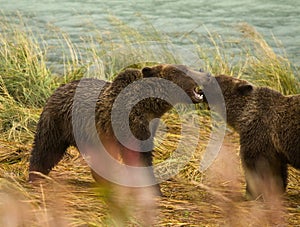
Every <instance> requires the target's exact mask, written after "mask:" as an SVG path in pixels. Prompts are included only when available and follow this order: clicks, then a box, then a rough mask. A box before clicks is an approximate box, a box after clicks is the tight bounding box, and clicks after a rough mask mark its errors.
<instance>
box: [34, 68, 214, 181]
mask: <svg viewBox="0 0 300 227" xmlns="http://www.w3.org/2000/svg"><path fill="white" fill-rule="evenodd" d="M209 78H210V74H209V73H204V72H197V71H194V70H191V69H189V68H188V67H186V66H183V65H171V64H160V65H157V66H153V67H144V68H143V69H142V70H138V69H126V70H124V71H123V72H121V73H120V74H118V75H117V76H116V78H115V79H114V80H113V81H112V82H106V81H103V80H98V79H92V78H89V79H88V78H86V79H82V80H77V81H73V82H71V83H68V84H66V85H63V86H61V87H59V88H58V89H57V90H56V91H55V92H54V94H53V95H52V96H51V97H50V98H49V99H48V101H47V103H46V105H45V107H44V109H43V111H42V114H41V116H40V120H39V122H38V125H37V129H36V134H35V138H34V144H33V149H32V152H31V157H30V167H29V170H30V173H29V180H30V181H33V180H35V178H38V177H39V175H38V174H37V173H36V172H40V173H42V174H48V173H49V172H50V171H51V169H52V168H53V167H54V166H55V165H56V164H57V163H58V162H59V161H60V160H61V158H62V157H63V155H64V154H65V152H66V149H67V148H68V147H69V146H75V147H77V148H79V150H80V151H81V152H82V154H83V155H85V154H87V153H85V151H91V153H92V154H96V153H93V151H98V150H99V149H101V148H99V147H98V146H99V143H97V141H99V140H100V141H101V144H102V145H103V148H105V149H106V150H107V152H108V153H109V154H110V156H111V157H113V158H114V159H121V161H122V162H123V163H124V164H126V165H129V166H146V167H147V166H150V167H151V166H152V149H153V137H154V135H155V130H156V128H157V121H156V119H158V118H160V117H161V116H162V115H163V114H164V113H166V112H167V111H168V110H170V109H171V108H172V106H173V105H175V104H176V103H199V102H201V101H202V100H203V95H202V91H201V90H200V89H199V85H200V84H201V85H203V84H204V83H205V82H207V81H209ZM178 90H182V91H183V93H184V94H185V95H183V94H182V93H180V92H178ZM127 126H128V127H127ZM93 128H95V130H93ZM128 128H129V129H128ZM128 130H129V131H128ZM91 153H89V154H87V155H89V156H92V157H90V158H94V156H93V155H91ZM98 164H99V163H98ZM96 165H97V164H96ZM101 165H102V168H107V169H109V168H113V167H112V166H110V164H107V163H106V161H103V162H101ZM94 167H95V168H98V167H97V166H93V167H92V168H91V169H92V174H93V176H94V178H95V179H96V180H98V179H101V177H100V176H99V174H98V171H95V169H94ZM99 168H100V172H101V167H99ZM112 171H113V170H112ZM151 174H152V177H154V175H153V172H152V173H150V175H151Z"/></svg>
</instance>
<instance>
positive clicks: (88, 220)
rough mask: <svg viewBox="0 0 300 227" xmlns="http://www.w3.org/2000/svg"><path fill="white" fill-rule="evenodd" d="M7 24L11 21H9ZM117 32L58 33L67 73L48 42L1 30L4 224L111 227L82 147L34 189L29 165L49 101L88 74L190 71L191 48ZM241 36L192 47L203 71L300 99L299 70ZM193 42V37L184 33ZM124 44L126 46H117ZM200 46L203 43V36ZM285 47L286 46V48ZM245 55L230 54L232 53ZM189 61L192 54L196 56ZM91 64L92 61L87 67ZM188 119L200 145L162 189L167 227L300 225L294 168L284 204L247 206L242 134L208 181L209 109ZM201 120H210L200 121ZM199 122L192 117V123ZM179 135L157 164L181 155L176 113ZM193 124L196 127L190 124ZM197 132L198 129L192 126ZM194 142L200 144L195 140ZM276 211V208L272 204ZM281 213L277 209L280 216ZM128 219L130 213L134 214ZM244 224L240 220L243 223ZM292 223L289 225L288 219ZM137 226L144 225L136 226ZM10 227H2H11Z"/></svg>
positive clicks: (230, 141) (171, 121)
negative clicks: (152, 68)
mask: <svg viewBox="0 0 300 227" xmlns="http://www.w3.org/2000/svg"><path fill="white" fill-rule="evenodd" d="M2 21H6V20H2ZM111 25H112V26H111V31H109V32H106V33H104V34H103V33H101V32H100V31H95V34H96V35H95V36H94V37H93V38H89V37H84V38H83V39H84V40H85V44H86V45H85V47H80V48H79V47H78V46H77V45H76V44H74V43H72V40H71V38H70V37H69V36H68V35H67V34H64V33H63V32H61V31H59V30H57V29H56V28H52V29H53V30H52V31H53V34H54V35H53V36H55V37H57V38H58V40H59V41H60V43H61V50H60V52H62V56H61V61H60V62H59V64H61V68H60V69H61V70H60V71H59V72H55V71H54V70H52V69H51V64H50V66H49V56H50V55H51V53H52V52H53V51H55V50H53V46H51V44H50V43H47V42H46V41H45V39H44V38H43V36H42V34H36V33H33V32H31V31H28V30H27V29H26V25H25V24H23V25H22V26H12V25H11V24H10V23H9V22H7V21H6V22H0V31H1V32H0V197H1V199H0V223H1V224H2V223H4V224H5V223H6V225H5V226H17V225H18V224H19V225H22V224H24V226H42V225H43V226H111V225H113V224H114V222H113V221H112V220H113V217H112V215H111V213H110V212H109V208H110V207H109V206H110V205H109V204H110V202H109V201H110V199H111V198H110V197H109V194H107V193H105V192H103V191H102V190H101V189H99V188H98V187H97V186H96V185H95V184H94V183H93V179H92V178H91V176H90V173H89V169H88V167H87V166H86V164H85V162H84V161H83V160H82V158H81V156H80V155H79V154H78V152H77V151H75V150H74V149H70V150H69V154H68V155H66V156H65V158H64V159H63V160H62V161H61V162H60V163H59V165H58V166H57V167H56V168H55V169H54V171H53V172H51V174H50V178H49V179H48V180H47V183H45V184H43V185H39V186H32V185H30V184H28V183H27V176H28V170H27V169H28V158H29V154H30V149H31V144H32V139H33V136H34V132H35V127H36V123H37V121H38V118H39V114H40V112H41V109H42V107H43V105H44V104H45V102H46V100H47V98H48V97H49V96H50V95H51V94H52V92H53V91H54V89H55V88H56V87H57V86H59V85H60V84H62V83H66V82H68V81H71V80H73V79H77V78H81V77H85V76H97V77H102V78H107V79H110V78H112V77H113V76H114V75H115V74H116V73H118V72H119V71H120V70H121V69H122V68H124V67H127V66H129V65H131V66H132V65H134V64H135V63H138V64H135V65H134V66H135V67H141V66H143V65H146V64H149V63H151V62H152V63H153V62H167V63H185V64H188V65H190V64H191V65H193V66H194V63H195V60H192V59H190V61H191V63H190V64H189V62H187V60H186V59H185V58H182V57H183V56H182V55H181V54H183V53H185V54H186V52H185V49H183V50H180V51H178V52H177V49H178V48H179V49H180V48H181V47H179V45H175V44H174V43H171V42H170V40H169V39H168V37H166V36H165V35H164V34H163V33H161V32H159V31H157V30H155V28H153V27H152V25H151V24H149V23H147V22H145V29H144V30H143V31H138V30H136V29H134V28H132V27H129V26H128V25H126V24H124V23H123V22H122V21H119V20H118V19H117V18H113V17H112V18H111ZM236 29H237V30H238V31H240V36H239V37H235V38H234V39H232V40H223V39H222V37H221V36H219V35H218V34H213V33H210V32H209V31H207V34H201V35H200V34H199V37H200V36H201V40H203V39H205V40H206V42H205V43H203V44H202V43H198V42H197V41H196V40H190V42H191V43H192V44H193V48H192V49H193V51H194V52H193V53H192V54H190V56H196V57H197V58H198V59H201V60H200V61H199V62H198V63H197V62H196V64H195V65H196V67H199V68H203V69H204V70H206V71H210V72H212V73H213V74H220V73H225V74H228V75H233V76H236V77H241V78H245V79H247V80H249V81H251V82H253V83H254V84H256V85H264V86H269V87H271V88H274V89H276V90H278V91H280V92H282V93H284V94H295V93H300V84H299V78H300V75H299V70H298V68H295V67H294V66H293V65H292V64H291V63H290V62H289V60H288V59H287V58H286V57H285V54H284V49H283V48H281V47H280V46H278V48H277V49H279V50H280V53H278V52H277V53H275V52H274V50H273V49H272V48H271V47H270V46H269V45H268V43H266V41H265V40H264V38H263V37H262V35H261V34H259V33H258V32H256V31H255V29H254V28H253V27H251V26H249V25H248V24H239V25H237V27H236ZM182 35H183V36H187V37H188V34H182ZM116 37H118V41H114V40H116V39H115V38H116ZM199 39H200V38H199ZM278 43H279V42H278ZM229 46H230V47H234V48H235V49H236V52H235V53H234V54H233V53H229V52H228V51H227V49H228V47H229ZM187 56H189V55H187ZM87 59H88V60H87ZM199 109H200V110H199V111H197V112H198V115H197V113H196V111H193V112H191V113H190V112H189V113H186V115H188V116H184V117H186V118H187V119H188V118H189V117H190V116H191V115H192V116H194V118H195V119H196V120H195V122H196V123H199V124H201V127H199V130H200V133H199V134H200V139H201V141H203V143H199V144H198V147H197V149H196V151H195V152H194V154H193V156H192V157H191V159H190V161H189V162H188V164H187V165H186V166H185V167H184V168H183V169H182V170H181V171H180V173H179V174H177V175H176V176H175V177H174V178H172V179H171V180H169V181H166V182H163V183H162V191H163V193H164V195H165V196H164V197H163V198H160V199H158V201H157V203H158V206H159V214H158V216H157V220H156V223H157V224H156V225H157V226H218V225H226V224H227V225H229V226H238V225H239V224H240V225H242V226H247V225H249V226H251V225H252V224H253V226H270V225H272V223H274V222H286V223H289V225H291V226H296V225H300V208H299V203H300V195H299V187H300V180H299V179H300V173H299V171H295V170H294V169H291V170H290V182H289V186H288V191H287V195H286V197H285V201H284V203H283V204H281V203H280V204H275V206H273V207H271V206H264V205H262V204H260V203H259V202H247V201H244V199H242V198H243V194H244V180H243V179H244V178H243V174H242V171H241V167H240V161H239V158H238V136H237V135H236V134H235V133H232V132H230V131H228V133H227V135H226V139H225V142H224V145H223V148H222V150H221V154H220V156H219V160H218V161H216V162H215V164H214V165H213V166H212V167H211V168H210V170H208V171H207V172H205V173H201V172H200V171H199V170H198V166H199V160H200V158H201V155H202V154H203V152H204V150H205V146H206V144H207V141H208V140H209V137H210V132H211V131H210V128H211V127H210V118H209V115H208V114H207V111H206V110H202V108H201V106H200V108H199ZM199 113H200V114H199ZM189 119H190V118H189ZM164 120H165V124H167V125H168V127H169V128H171V130H170V132H169V133H168V137H167V138H165V139H164V140H163V143H160V138H157V140H156V142H157V144H158V146H157V147H156V148H155V151H156V152H155V162H157V163H158V162H161V161H162V160H165V159H166V158H167V157H169V155H170V153H171V152H172V151H173V150H174V149H176V146H177V145H178V144H177V141H178V139H179V138H180V136H179V135H180V128H181V126H180V124H181V123H180V121H179V120H178V116H177V115H176V114H175V113H174V112H170V113H168V114H167V115H166V116H165V117H164ZM189 123H190V122H189ZM190 124H191V127H193V126H194V125H193V124H194V123H193V122H192V123H190ZM189 139H190V140H193V139H197V138H189ZM272 205H274V204H272ZM270 207H271V208H270ZM125 213H126V212H125ZM125 216H126V214H125ZM233 216H234V217H233ZM281 218H282V219H281ZM128 223H130V224H129V226H135V225H138V221H137V220H136V219H134V218H130V219H129V221H128ZM1 224H0V225H1Z"/></svg>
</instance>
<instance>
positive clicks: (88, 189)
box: [0, 113, 300, 227]
mask: <svg viewBox="0 0 300 227" xmlns="http://www.w3.org/2000/svg"><path fill="white" fill-rule="evenodd" d="M172 117H174V116H173V114H172V113H170V114H169V115H167V116H166V117H165V119H166V120H167V119H170V118H172ZM199 120H200V121H203V122H205V121H207V125H209V118H208V117H205V116H200V119H199ZM166 124H168V123H166ZM173 125H174V127H172V128H171V130H170V131H173V133H172V132H169V133H168V136H167V138H165V139H166V141H165V142H164V143H162V144H160V145H159V146H158V147H156V152H155V161H156V162H160V161H162V160H163V159H166V158H167V157H168V156H169V155H170V153H171V152H172V151H173V150H174V149H175V148H176V142H168V141H172V140H173V141H174V140H178V135H177V133H176V131H177V130H178V129H179V128H180V125H176V124H173ZM208 132H209V131H208V128H207V127H204V128H200V134H202V135H203V140H202V141H204V143H203V144H201V143H199V146H198V148H197V150H196V151H195V153H194V154H193V157H192V158H191V159H190V161H189V163H188V164H187V165H186V166H185V168H183V169H182V170H181V171H180V172H179V173H178V174H177V175H176V176H174V177H172V178H171V179H169V180H167V181H165V182H163V183H161V189H162V192H163V194H164V196H163V197H157V198H156V199H155V202H156V204H157V213H156V215H155V220H154V224H153V226H273V225H276V224H277V225H278V226H286V225H288V226H297V225H299V224H300V207H299V202H300V195H299V187H300V172H299V171H296V170H294V169H290V171H289V174H290V177H289V185H288V190H287V193H286V195H285V196H284V200H282V201H274V203H270V204H266V203H262V202H258V201H246V200H245V199H244V187H245V183H244V177H243V173H242V169H241V166H240V159H239V157H238V149H239V144H238V136H237V135H236V134H235V133H230V132H228V133H227V135H226V137H225V141H224V143H223V146H222V149H221V151H220V154H219V155H218V158H217V160H216V161H215V162H214V163H213V165H212V166H211V167H210V168H209V169H208V170H207V171H206V172H204V173H201V172H199V170H198V168H199V159H200V157H201V155H202V153H203V152H204V150H205V142H206V141H207V139H208V138H209V133H208ZM205 138H206V140H205ZM0 144H1V145H0V146H1V147H0V163H1V165H0V197H1V200H0V226H49V227H50V226H51V227H52V226H120V223H122V225H125V224H124V223H126V226H140V225H141V220H140V219H139V218H138V217H137V216H135V215H136V213H135V212H131V213H130V212H129V211H128V210H127V208H128V207H126V206H125V207H122V206H119V205H118V204H114V203H113V201H115V200H113V198H112V195H111V192H110V191H109V190H107V189H105V188H104V187H100V186H99V185H96V183H95V182H94V180H93V179H92V177H91V175H90V170H89V168H88V166H87V164H86V163H85V161H84V160H83V159H82V157H81V156H80V154H79V152H78V151H77V150H76V149H74V148H70V149H69V150H68V154H67V155H66V156H65V157H64V159H63V160H62V161H61V162H60V163H59V164H58V165H57V166H56V167H55V168H54V170H53V171H52V172H51V173H50V175H49V177H48V178H47V179H46V180H45V181H43V183H41V184H36V185H32V184H30V183H28V182H27V176H28V158H29V154H30V149H31V146H30V145H28V146H24V145H21V144H20V145H19V147H18V144H14V143H8V142H5V141H2V142H1V143H0ZM118 218H123V219H124V220H125V221H124V220H122V221H121V222H120V223H119V222H118V220H119V219H118ZM147 218H148V217H147Z"/></svg>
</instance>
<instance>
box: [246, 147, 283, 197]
mask: <svg viewBox="0 0 300 227" xmlns="http://www.w3.org/2000/svg"><path fill="white" fill-rule="evenodd" d="M247 152H248V154H251V152H249V151H247ZM252 155H253V153H252ZM242 163H243V167H244V172H245V178H246V194H247V197H248V198H250V199H258V198H262V199H263V200H265V201H271V200H273V199H274V198H278V197H279V196H280V195H281V194H282V193H283V192H284V191H285V186H286V176H287V166H286V164H284V163H282V162H281V160H278V159H276V158H274V157H268V158H266V157H264V156H262V155H259V156H256V157H255V156H247V153H242Z"/></svg>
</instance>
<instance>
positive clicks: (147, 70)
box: [142, 67, 153, 77]
mask: <svg viewBox="0 0 300 227" xmlns="http://www.w3.org/2000/svg"><path fill="white" fill-rule="evenodd" d="M142 74H143V77H153V70H152V68H150V67H144V68H143V69H142Z"/></svg>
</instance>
